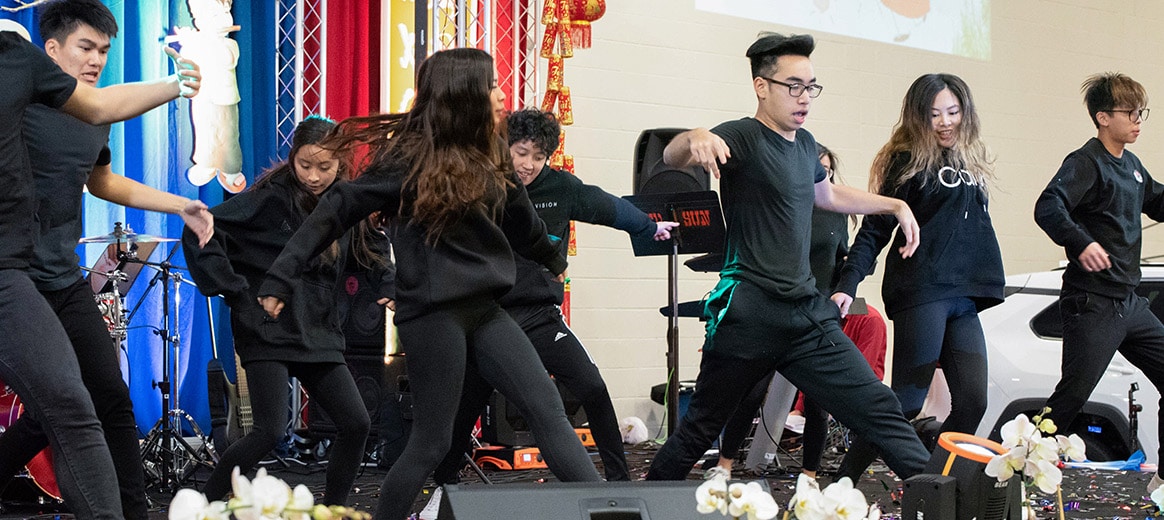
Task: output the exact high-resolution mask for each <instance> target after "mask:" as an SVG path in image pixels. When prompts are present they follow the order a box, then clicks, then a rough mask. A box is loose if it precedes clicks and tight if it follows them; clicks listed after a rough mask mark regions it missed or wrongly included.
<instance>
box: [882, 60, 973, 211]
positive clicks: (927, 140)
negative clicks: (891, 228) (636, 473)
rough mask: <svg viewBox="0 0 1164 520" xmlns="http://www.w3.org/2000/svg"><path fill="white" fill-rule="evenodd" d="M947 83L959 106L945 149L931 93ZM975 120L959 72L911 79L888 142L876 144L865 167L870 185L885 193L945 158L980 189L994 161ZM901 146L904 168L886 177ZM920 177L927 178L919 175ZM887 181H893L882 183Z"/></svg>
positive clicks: (964, 84) (969, 99) (945, 87)
mask: <svg viewBox="0 0 1164 520" xmlns="http://www.w3.org/2000/svg"><path fill="white" fill-rule="evenodd" d="M947 88H948V89H950V92H951V93H952V94H954V97H955V98H957V99H958V104H959V105H960V106H961V107H962V122H961V123H960V124H959V125H958V139H957V141H956V142H955V143H954V146H953V147H952V148H950V149H949V150H944V149H943V148H942V146H941V145H940V144H939V143H938V138H937V137H936V136H934V128H933V116H932V115H931V113H932V111H933V106H934V98H936V97H937V96H938V93H940V92H941V91H943V90H945V89H947ZM979 127H980V123H979V120H978V108H977V107H975V106H974V98H973V96H971V95H970V87H969V86H968V85H966V82H965V81H962V78H959V77H958V76H955V75H953V74H926V75H924V76H921V77H919V78H917V79H916V80H914V82H913V84H912V85H910V86H909V90H908V91H907V92H906V93H905V99H903V100H902V102H901V119H899V120H898V121H897V125H896V126H894V127H893V134H892V135H891V136H890V137H889V142H887V143H885V146H882V147H881V150H880V151H878V152H877V155H876V156H874V157H873V166H872V168H871V169H870V171H869V191H872V192H874V193H881V194H883V195H887V194H890V193H893V190H894V189H896V188H897V187H898V186H901V185H903V184H905V183H906V182H907V181H909V180H910V179H911V178H913V177H914V176H915V175H918V174H922V175H925V174H927V172H932V171H933V170H934V169H935V168H937V167H938V166H940V164H939V163H941V162H942V161H943V154H944V159H945V160H946V161H951V162H953V163H954V164H955V165H957V166H958V167H960V168H965V169H966V170H967V171H968V172H969V173H970V175H972V176H974V180H975V181H977V182H978V186H979V187H980V188H981V189H982V191H983V192H986V191H987V184H988V182H989V181H991V180H993V179H994V164H993V163H994V161H993V159H991V157H990V153H989V152H988V151H987V149H986V144H985V143H983V142H982V140H981V139H980V138H979V136H978V134H979ZM900 152H909V153H910V163H909V165H908V167H907V168H906V171H905V173H904V174H903V175H902V176H901V177H899V178H895V179H886V176H887V175H888V173H889V172H888V169H889V165H890V163H891V161H892V160H893V156H894V155H895V154H897V153H900ZM922 180H923V183H924V181H926V180H928V179H925V178H923V179H922ZM889 181H892V184H893V185H889V184H887V182H889Z"/></svg>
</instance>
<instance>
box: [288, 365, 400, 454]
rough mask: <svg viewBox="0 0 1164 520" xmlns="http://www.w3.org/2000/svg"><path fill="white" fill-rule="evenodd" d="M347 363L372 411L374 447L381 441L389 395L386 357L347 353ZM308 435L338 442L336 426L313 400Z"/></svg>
mask: <svg viewBox="0 0 1164 520" xmlns="http://www.w3.org/2000/svg"><path fill="white" fill-rule="evenodd" d="M344 360H345V361H346V362H347V366H348V370H349V371H351V373H352V378H353V379H355V381H356V388H357V389H358V390H359V391H360V398H361V399H362V400H363V401H364V408H365V409H366V410H368V417H369V418H371V420H372V427H371V431H370V432H369V434H368V442H369V443H372V442H373V441H375V440H376V439H377V438H378V435H379V427H380V423H381V418H380V414H381V411H382V409H383V406H382V404H383V402H384V401H385V398H386V396H387V395H388V393H389V392H387V391H386V389H385V388H384V382H385V381H386V380H387V377H386V374H385V372H386V371H387V366H386V365H385V364H384V356H383V355H366V354H358V353H351V352H345V353H344ZM309 397H310V396H309ZM307 432H308V434H310V435H311V437H313V438H316V439H335V434H336V429H335V423H334V422H332V420H331V418H330V417H328V416H327V412H325V411H324V410H323V407H321V406H319V404H318V403H316V402H315V400H314V399H310V398H309V399H308V401H307Z"/></svg>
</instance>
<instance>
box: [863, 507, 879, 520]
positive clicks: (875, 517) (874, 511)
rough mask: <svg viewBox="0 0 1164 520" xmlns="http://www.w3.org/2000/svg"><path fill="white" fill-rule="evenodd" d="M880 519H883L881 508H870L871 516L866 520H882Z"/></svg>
mask: <svg viewBox="0 0 1164 520" xmlns="http://www.w3.org/2000/svg"><path fill="white" fill-rule="evenodd" d="M880 519H881V508H880V507H877V505H876V504H874V505H871V506H869V516H868V517H866V519H865V520H880Z"/></svg>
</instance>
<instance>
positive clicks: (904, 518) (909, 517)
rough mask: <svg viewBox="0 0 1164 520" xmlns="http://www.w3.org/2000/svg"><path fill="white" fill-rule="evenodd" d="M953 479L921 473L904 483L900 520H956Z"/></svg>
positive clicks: (955, 484) (955, 482)
mask: <svg viewBox="0 0 1164 520" xmlns="http://www.w3.org/2000/svg"><path fill="white" fill-rule="evenodd" d="M956 486H957V480H955V479H954V477H947V476H943V475H931V474H928V473H922V474H921V475H914V476H912V477H909V479H907V480H906V481H905V491H904V493H903V494H902V497H901V520H956V519H957V516H956V514H955V512H956V511H957V506H955V505H954V501H955V496H956V494H955V487H956Z"/></svg>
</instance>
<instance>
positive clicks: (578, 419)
mask: <svg viewBox="0 0 1164 520" xmlns="http://www.w3.org/2000/svg"><path fill="white" fill-rule="evenodd" d="M554 385H555V386H557V387H558V395H560V396H561V397H562V404H563V405H564V406H565V408H566V417H567V418H569V419H570V425H571V426H573V427H575V428H581V427H582V426H583V425H584V424H586V420H587V419H586V411H585V410H583V409H582V402H581V401H579V400H578V398H576V397H574V394H572V393H570V391H569V390H567V389H566V387H564V386H562V384H561V383H559V382H558V381H557V380H556V379H555V380H554ZM481 439H482V440H483V441H485V442H487V443H489V444H502V445H505V446H535V445H536V443H535V442H534V436H533V432H531V431H530V429H529V425H528V424H526V422H525V419H524V418H522V416H521V412H519V411H518V410H517V406H515V405H514V404H513V403H511V402H510V401H509V399H506V398H505V396H503V395H501V393H500V392H498V391H496V390H494V391H493V395H492V396H490V397H489V405H488V407H487V408H486V409H485V414H484V415H482V416H481Z"/></svg>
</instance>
